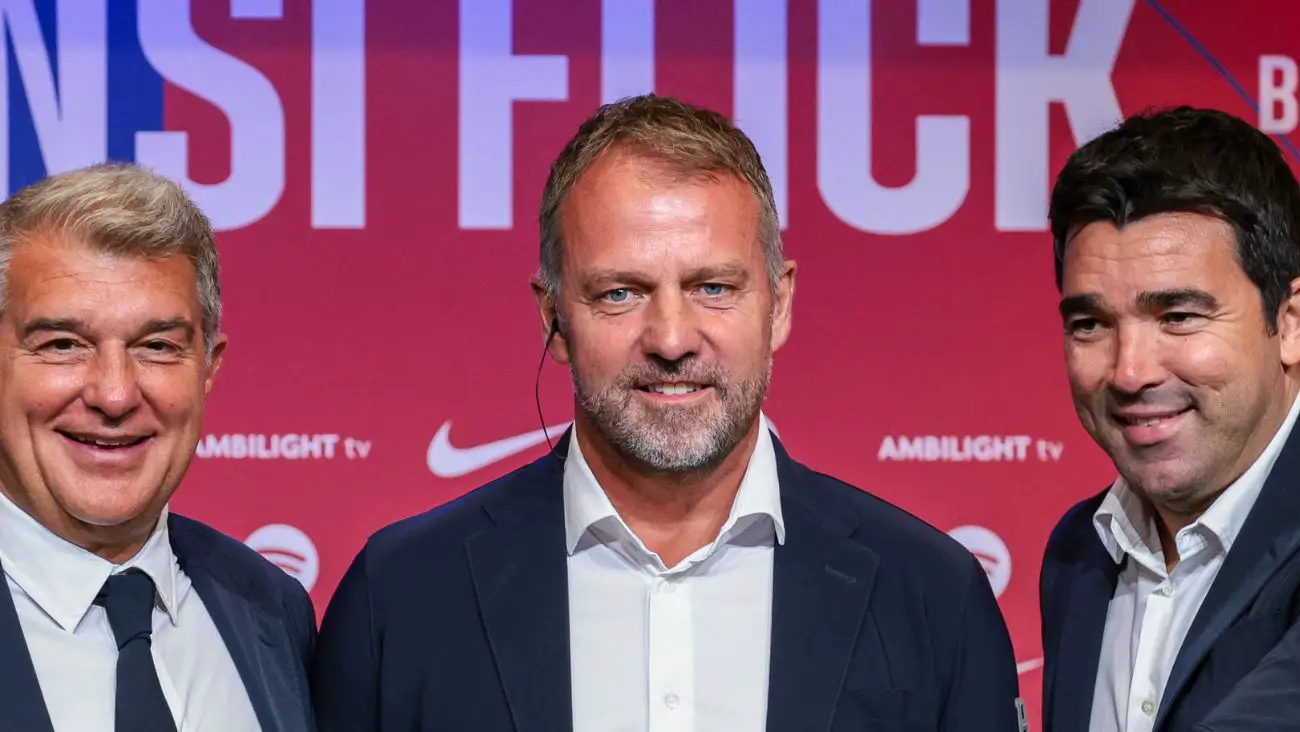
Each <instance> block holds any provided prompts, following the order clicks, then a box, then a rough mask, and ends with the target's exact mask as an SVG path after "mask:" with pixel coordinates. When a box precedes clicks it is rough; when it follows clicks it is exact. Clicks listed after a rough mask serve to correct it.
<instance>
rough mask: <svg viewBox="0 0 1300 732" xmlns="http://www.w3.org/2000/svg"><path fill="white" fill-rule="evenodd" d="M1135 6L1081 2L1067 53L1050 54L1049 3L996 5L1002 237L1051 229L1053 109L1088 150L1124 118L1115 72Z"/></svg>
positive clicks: (1008, 0) (1123, 1)
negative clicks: (1056, 106) (1055, 106)
mask: <svg viewBox="0 0 1300 732" xmlns="http://www.w3.org/2000/svg"><path fill="white" fill-rule="evenodd" d="M1133 2H1134V0H1080V2H1079V10H1078V12H1077V14H1076V15H1075V17H1074V28H1073V30H1072V31H1071V32H1070V40H1069V43H1068V44H1067V45H1066V47H1065V54H1064V55H1062V56H1053V55H1051V54H1049V53H1048V35H1047V32H1048V25H1047V12H1048V6H1049V5H1050V4H1051V3H1050V0H998V11H997V12H998V20H997V68H996V82H997V92H996V96H997V112H996V114H997V120H996V130H997V133H996V138H995V141H994V142H995V146H996V147H997V150H996V153H995V157H996V168H995V170H994V177H995V180H996V187H995V191H994V193H995V197H996V199H997V201H996V204H995V208H996V211H997V213H996V221H997V228H998V230H1000V231H1043V230H1045V229H1046V228H1047V198H1048V188H1049V179H1050V178H1051V172H1050V171H1049V170H1048V169H1047V166H1048V139H1047V122H1048V112H1047V110H1048V106H1049V105H1050V104H1051V103H1052V102H1062V103H1063V104H1064V105H1065V114H1066V116H1067V117H1068V118H1069V120H1070V128H1071V129H1072V130H1073V131H1074V138H1075V140H1076V141H1077V142H1078V143H1080V144H1082V143H1083V142H1086V141H1087V140H1089V139H1091V138H1093V137H1095V136H1096V135H1097V134H1099V133H1101V132H1102V131H1104V130H1105V129H1106V128H1107V127H1109V126H1111V125H1114V124H1116V123H1117V122H1119V121H1120V119H1121V118H1122V116H1123V115H1122V113H1121V112H1120V108H1119V100H1118V99H1116V98H1115V87H1114V86H1113V85H1112V84H1111V80H1110V75H1111V71H1112V70H1113V69H1114V68H1115V57H1116V55H1118V54H1119V47H1120V43H1122V42H1123V40H1124V32H1125V30H1127V29H1128V20H1129V15H1130V14H1131V13H1132V12H1133Z"/></svg>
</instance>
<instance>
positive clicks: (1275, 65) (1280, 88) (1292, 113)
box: [1259, 56, 1300, 135]
mask: <svg viewBox="0 0 1300 732" xmlns="http://www.w3.org/2000/svg"><path fill="white" fill-rule="evenodd" d="M1296 72H1297V69H1296V63H1295V59H1293V58H1291V57H1290V56H1260V57H1259V129H1260V130H1262V131H1264V132H1270V133H1278V134H1282V135H1289V134H1291V131H1292V130H1294V129H1295V127H1296V122H1297V110H1296V98H1295V90H1296V82H1297V81H1300V79H1297V78H1296V77H1297V76H1298V75H1300V74H1297V73H1296ZM1278 76H1281V77H1282V78H1280V79H1279V78H1277V77H1278ZM1279 106H1280V107H1281V109H1280V110H1279V109H1278V108H1277V107H1279ZM1279 112H1280V114H1279Z"/></svg>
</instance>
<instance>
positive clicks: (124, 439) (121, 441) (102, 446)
mask: <svg viewBox="0 0 1300 732" xmlns="http://www.w3.org/2000/svg"><path fill="white" fill-rule="evenodd" d="M59 434H60V435H62V436H64V437H66V438H68V439H69V440H72V441H73V442H77V443H80V444H82V445H87V446H89V447H93V448H96V449H99V450H125V449H127V448H131V447H135V446H136V445H142V444H144V443H145V441H147V440H149V439H150V438H151V435H144V436H143V437H132V436H130V435H123V436H120V437H108V436H95V435H78V434H76V433H74V432H63V431H61V430H60V431H59Z"/></svg>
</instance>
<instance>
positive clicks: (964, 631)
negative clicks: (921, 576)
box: [939, 557, 1024, 732]
mask: <svg viewBox="0 0 1300 732" xmlns="http://www.w3.org/2000/svg"><path fill="white" fill-rule="evenodd" d="M971 572H972V574H973V576H972V577H971V578H970V580H969V582H968V583H967V584H968V590H967V594H966V602H965V606H964V608H963V611H962V614H961V629H960V634H959V637H958V641H957V655H956V659H955V662H954V666H953V673H952V681H951V685H950V686H949V690H948V695H947V698H946V704H945V705H944V709H943V712H942V716H941V722H940V727H939V729H940V730H942V732H1023V730H1024V727H1023V726H1022V719H1023V715H1024V712H1023V705H1022V704H1021V701H1020V681H1019V678H1018V676H1017V674H1016V657H1015V651H1014V650H1013V648H1012V646H1011V634H1010V633H1009V632H1008V631H1007V625H1006V621H1005V620H1004V619H1003V618H1002V612H1001V610H999V609H998V603H997V599H996V598H995V597H994V596H993V588H992V587H990V586H989V582H988V578H987V576H986V575H985V574H984V570H983V569H982V568H981V567H980V565H979V562H978V561H976V560H975V559H974V557H972V558H971Z"/></svg>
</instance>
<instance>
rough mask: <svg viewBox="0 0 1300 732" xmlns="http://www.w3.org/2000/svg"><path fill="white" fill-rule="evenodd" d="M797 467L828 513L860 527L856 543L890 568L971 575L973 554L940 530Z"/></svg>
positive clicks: (871, 495)
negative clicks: (922, 567) (911, 566)
mask: <svg viewBox="0 0 1300 732" xmlns="http://www.w3.org/2000/svg"><path fill="white" fill-rule="evenodd" d="M799 467H801V468H802V470H803V473H804V480H805V481H806V482H808V483H809V484H810V485H809V489H810V490H811V492H812V493H813V494H814V495H821V496H823V497H824V498H825V499H826V500H827V503H828V505H827V506H826V508H827V509H828V510H827V513H830V512H835V513H838V514H840V515H842V516H844V517H846V518H850V517H851V518H852V519H853V520H854V522H855V523H857V524H858V526H859V528H858V529H857V531H856V532H855V533H854V540H855V541H857V542H859V543H861V544H864V545H866V546H867V547H869V548H870V549H872V550H873V551H875V552H876V553H877V554H879V555H881V557H882V559H883V560H884V561H885V562H886V563H888V562H891V561H902V562H906V563H908V564H917V563H921V564H924V565H926V571H932V570H933V569H940V568H941V569H943V570H947V571H951V572H956V573H958V574H961V575H965V574H967V573H968V572H969V569H970V564H971V560H972V556H971V553H970V551H969V550H968V549H967V548H966V547H965V546H963V545H962V544H961V543H960V542H958V541H957V540H956V539H954V538H952V537H951V536H949V535H948V534H947V533H945V532H944V531H941V530H940V529H939V528H938V527H936V526H934V525H933V524H931V523H929V522H927V521H925V520H924V519H922V518H920V517H918V516H916V515H915V514H913V513H911V512H909V511H907V510H905V509H903V508H901V507H900V506H897V505H895V504H893V503H890V502H889V501H886V500H884V499H883V498H880V497H879V496H876V495H875V494H874V493H871V492H870V491H868V490H866V489H863V488H859V487H858V486H855V485H852V484H850V483H847V482H845V481H843V480H841V479H839V478H836V477H833V476H830V475H827V474H825V473H819V472H817V471H814V470H812V469H810V468H807V467H804V466H799ZM936 579H938V578H936Z"/></svg>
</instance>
